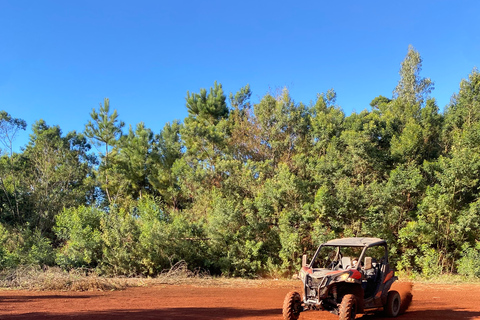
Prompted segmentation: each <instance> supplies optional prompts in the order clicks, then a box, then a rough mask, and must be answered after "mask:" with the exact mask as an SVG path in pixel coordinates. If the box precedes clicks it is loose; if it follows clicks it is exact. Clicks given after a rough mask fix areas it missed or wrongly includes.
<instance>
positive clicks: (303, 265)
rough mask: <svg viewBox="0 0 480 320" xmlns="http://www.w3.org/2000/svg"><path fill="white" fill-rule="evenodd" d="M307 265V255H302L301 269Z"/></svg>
mask: <svg viewBox="0 0 480 320" xmlns="http://www.w3.org/2000/svg"><path fill="white" fill-rule="evenodd" d="M306 265H307V255H306V254H304V255H303V256H302V267H305V266H306Z"/></svg>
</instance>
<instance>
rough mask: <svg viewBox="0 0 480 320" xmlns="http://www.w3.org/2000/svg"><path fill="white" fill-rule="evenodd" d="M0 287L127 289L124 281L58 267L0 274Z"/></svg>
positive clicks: (22, 268)
mask: <svg viewBox="0 0 480 320" xmlns="http://www.w3.org/2000/svg"><path fill="white" fill-rule="evenodd" d="M0 287H2V288H12V289H26V290H64V291H88V290H102V291H105V290H119V289H124V288H126V287H127V283H126V281H125V279H120V278H105V277H100V276H98V275H97V274H96V273H95V272H93V271H91V270H84V269H75V270H71V271H64V270H62V269H60V268H58V267H52V268H43V269H42V268H40V267H32V266H26V267H18V268H16V269H14V270H4V271H2V272H0Z"/></svg>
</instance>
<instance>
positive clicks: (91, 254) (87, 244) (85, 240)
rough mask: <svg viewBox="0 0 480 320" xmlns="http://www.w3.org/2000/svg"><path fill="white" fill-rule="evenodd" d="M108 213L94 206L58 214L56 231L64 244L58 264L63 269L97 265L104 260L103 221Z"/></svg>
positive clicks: (67, 210) (59, 251)
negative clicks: (101, 227)
mask: <svg viewBox="0 0 480 320" xmlns="http://www.w3.org/2000/svg"><path fill="white" fill-rule="evenodd" d="M104 217H105V213H104V212H103V211H101V210H100V209H98V208H95V207H84V206H80V207H78V208H70V209H64V210H63V212H62V213H60V214H59V215H58V216H57V217H56V225H55V226H54V228H53V229H54V231H55V233H56V235H57V237H58V239H59V240H62V241H63V246H62V247H60V248H59V249H58V250H57V254H56V263H57V264H58V265H59V266H61V267H63V268H72V267H95V266H97V265H98V263H99V262H100V261H101V260H102V247H103V239H102V231H101V229H100V226H101V221H102V219H104Z"/></svg>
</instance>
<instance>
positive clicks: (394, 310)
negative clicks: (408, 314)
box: [383, 290, 402, 318]
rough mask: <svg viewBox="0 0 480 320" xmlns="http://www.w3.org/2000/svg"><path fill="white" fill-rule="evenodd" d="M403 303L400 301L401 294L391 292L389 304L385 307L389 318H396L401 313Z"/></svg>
mask: <svg viewBox="0 0 480 320" xmlns="http://www.w3.org/2000/svg"><path fill="white" fill-rule="evenodd" d="M401 305H402V301H401V299H400V294H399V293H398V292H397V291H395V290H392V291H389V292H388V296H387V304H386V305H385V306H384V307H383V310H384V311H385V313H386V314H387V316H389V317H392V318H393V317H396V316H398V314H399V313H400V307H401Z"/></svg>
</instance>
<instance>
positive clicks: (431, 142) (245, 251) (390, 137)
mask: <svg viewBox="0 0 480 320" xmlns="http://www.w3.org/2000/svg"><path fill="white" fill-rule="evenodd" d="M421 66H422V59H421V57H420V55H419V53H418V52H417V51H416V50H415V49H414V48H413V47H411V46H410V47H409V48H408V53H407V55H406V57H405V60H404V61H403V62H402V65H401V68H400V72H399V73H400V79H399V82H398V85H397V86H396V88H395V89H394V92H393V96H392V97H391V98H387V97H384V96H378V97H376V98H374V99H373V100H372V102H371V103H370V106H371V110H363V111H361V112H359V113H355V112H354V113H352V114H350V115H348V116H347V115H345V113H344V112H343V111H342V109H341V107H340V106H338V105H337V104H336V98H337V95H336V93H335V91H334V90H333V89H331V90H328V91H327V92H326V93H322V94H318V95H317V96H316V100H315V101H312V102H310V103H309V104H308V105H305V104H303V103H301V102H296V101H295V100H294V99H293V97H292V96H291V95H290V93H289V92H288V90H287V89H283V90H278V91H277V92H275V93H268V94H266V95H265V96H263V97H261V98H260V99H259V101H258V102H257V103H253V102H251V101H250V98H251V96H252V92H251V90H250V87H249V86H248V85H247V86H245V87H243V88H240V90H239V91H238V92H237V93H230V94H229V95H228V97H229V99H227V95H226V94H225V93H224V91H223V87H222V85H221V84H219V83H217V82H215V83H214V85H213V87H211V88H210V90H208V91H207V90H206V89H200V91H199V93H190V92H187V96H186V108H187V110H188V116H187V117H186V118H185V119H184V121H183V123H181V122H180V121H174V122H171V123H167V124H166V125H165V126H164V127H163V129H162V130H161V131H160V132H159V133H155V132H154V131H153V130H151V129H149V128H146V127H145V125H144V124H143V123H139V124H137V125H136V126H130V128H129V130H128V133H126V134H125V135H124V134H123V131H122V128H123V127H124V123H123V122H121V121H120V120H119V119H118V114H117V112H116V111H115V110H113V111H111V110H110V105H109V100H108V99H105V101H104V105H100V109H99V110H98V111H95V110H93V111H92V113H91V114H90V116H91V120H90V121H89V122H88V123H87V125H86V127H85V136H84V135H83V134H79V133H76V132H71V133H68V134H67V135H63V134H62V132H61V130H60V127H58V126H48V125H47V124H46V123H45V122H44V121H42V120H40V121H38V122H37V123H35V124H34V126H33V127H32V131H33V132H32V135H31V139H30V143H29V144H28V145H27V146H26V147H25V149H24V150H23V151H22V152H21V153H18V154H16V153H13V152H12V150H11V145H12V144H11V141H12V139H13V138H14V136H15V134H16V132H18V130H23V129H24V128H25V123H24V121H23V120H20V119H14V118H12V117H11V116H10V115H8V114H7V113H6V112H2V113H0V142H1V143H2V149H3V154H2V156H1V157H0V223H1V225H0V245H1V246H0V267H14V266H15V265H18V264H52V263H54V261H53V257H54V254H55V257H56V259H55V263H56V264H58V265H60V266H62V267H63V268H66V269H68V268H73V267H88V268H96V269H97V270H98V271H100V272H103V273H105V274H116V275H127V276H131V275H139V274H142V275H156V274H158V273H159V272H161V271H162V270H164V269H167V268H169V267H171V266H172V265H173V264H175V263H176V262H178V261H181V260H184V261H186V262H187V263H188V265H189V266H190V267H191V268H204V269H206V270H208V271H210V272H212V273H214V274H225V275H235V276H244V277H255V276H258V275H275V276H278V275H289V274H292V273H293V272H295V271H296V270H297V269H298V267H299V264H300V260H301V256H302V254H304V253H310V254H311V253H312V252H313V251H314V250H315V248H316V247H317V246H318V245H319V244H320V243H321V242H324V241H326V240H329V239H332V238H337V237H349V236H358V237H361V236H372V237H381V238H385V239H387V240H388V242H389V244H390V256H391V261H392V262H393V264H395V265H396V266H397V268H398V269H400V270H403V271H405V272H407V273H417V274H421V275H422V276H423V277H427V278H429V277H436V276H438V275H439V274H441V273H451V272H458V273H461V274H463V275H466V276H475V277H478V276H479V270H478V268H477V267H476V265H477V264H478V263H476V261H477V260H478V258H479V252H480V248H479V245H478V243H479V242H478V241H479V237H480V234H479V230H480V191H479V190H480V179H479V176H480V112H479V110H480V105H479V101H480V99H479V95H480V74H479V72H478V70H476V69H474V70H473V71H472V73H471V74H470V75H469V77H468V79H465V80H462V81H461V83H460V88H459V92H458V93H456V94H455V95H454V96H453V97H452V100H451V103H450V104H449V105H448V106H447V108H446V110H445V113H444V114H442V113H440V112H439V107H438V106H437V103H436V101H435V99H433V98H430V94H431V93H432V90H433V82H432V81H431V80H430V79H428V78H424V77H422V76H421V75H420V71H421ZM87 138H89V139H90V141H91V142H92V143H93V144H94V145H95V146H96V147H97V148H98V153H97V154H96V155H94V154H91V153H90V145H89V144H88V143H87ZM52 247H54V248H55V249H52Z"/></svg>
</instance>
